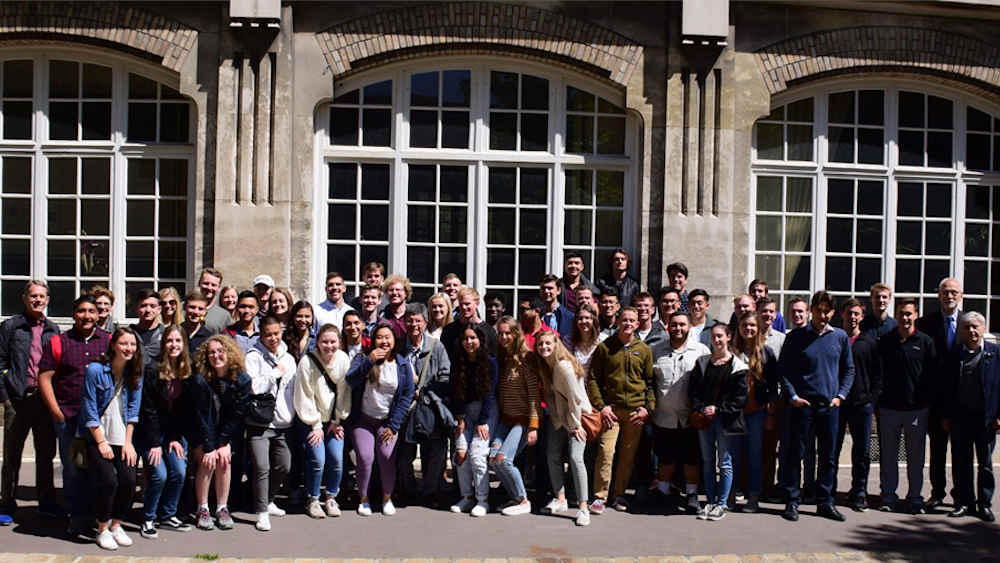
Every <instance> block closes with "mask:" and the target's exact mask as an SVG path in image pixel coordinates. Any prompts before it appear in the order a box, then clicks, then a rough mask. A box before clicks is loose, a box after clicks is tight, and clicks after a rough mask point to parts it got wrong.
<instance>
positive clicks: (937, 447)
mask: <svg viewBox="0 0 1000 563" xmlns="http://www.w3.org/2000/svg"><path fill="white" fill-rule="evenodd" d="M938 301H939V302H940V304H941V310H940V311H937V312H934V313H931V314H929V315H924V316H923V317H921V318H919V319H917V330H919V331H920V332H923V333H924V334H926V335H928V336H930V337H931V338H932V339H933V340H934V349H935V350H936V351H937V354H938V366H936V367H935V368H933V370H932V371H931V374H932V378H933V381H934V384H933V387H934V397H935V400H934V401H933V402H932V403H931V407H930V416H929V418H928V420H927V434H928V436H929V437H930V443H931V453H930V478H931V497H930V499H929V500H928V501H927V504H926V508H927V510H933V509H934V508H935V507H937V506H939V505H940V504H941V503H942V502H943V501H944V497H945V493H946V491H945V486H946V479H945V469H944V466H945V458H946V457H947V455H948V431H947V430H945V429H944V426H943V425H942V420H943V418H944V416H943V411H944V409H945V404H944V402H943V401H942V397H943V396H944V395H943V393H942V392H941V391H942V390H944V389H946V388H948V387H949V385H948V383H949V382H948V381H947V380H948V379H949V378H951V377H953V375H952V374H950V373H948V371H947V370H946V369H945V368H944V365H945V362H946V361H947V358H948V357H949V356H950V355H952V354H954V353H956V352H957V351H958V349H959V348H960V347H961V339H960V338H959V337H958V319H959V317H960V316H961V315H962V311H960V310H959V308H958V305H959V303H961V301H962V286H961V284H959V282H958V280H956V279H954V278H946V279H944V280H941V283H940V284H939V285H938ZM954 477H955V475H954V468H953V469H952V480H953V481H954ZM951 496H952V499H953V500H957V499H955V490H954V489H953V490H952V493H951Z"/></svg>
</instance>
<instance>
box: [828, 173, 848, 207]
mask: <svg viewBox="0 0 1000 563" xmlns="http://www.w3.org/2000/svg"><path fill="white" fill-rule="evenodd" d="M826 191H827V198H826V210H827V212H828V213H854V181H853V180H840V179H831V180H829V181H827V186H826Z"/></svg>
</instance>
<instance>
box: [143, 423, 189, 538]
mask: <svg viewBox="0 0 1000 563" xmlns="http://www.w3.org/2000/svg"><path fill="white" fill-rule="evenodd" d="M160 443H161V444H164V445H163V446H162V447H161V449H162V450H163V455H162V458H161V460H160V463H159V465H152V464H150V463H149V450H150V449H151V448H149V447H144V448H143V449H142V452H141V453H142V464H143V467H145V468H146V478H147V481H146V492H145V493H144V495H143V505H142V507H143V516H144V518H145V519H146V520H147V521H152V520H156V519H157V518H159V519H160V520H164V519H167V518H170V517H171V516H174V515H175V514H177V503H178V502H180V499H181V492H182V491H183V490H184V479H185V478H186V477H187V461H186V460H184V459H181V458H179V457H177V454H175V453H173V452H171V451H170V449H169V448H168V447H167V446H166V444H167V443H168V442H167V437H166V436H163V437H162V438H161V439H160ZM180 443H181V447H183V448H184V454H185V456H186V455H187V450H188V447H187V440H185V439H184V438H181V440H180Z"/></svg>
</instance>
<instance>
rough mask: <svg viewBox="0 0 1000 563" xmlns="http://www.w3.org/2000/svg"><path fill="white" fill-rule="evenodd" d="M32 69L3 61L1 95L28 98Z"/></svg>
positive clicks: (26, 63) (28, 63)
mask: <svg viewBox="0 0 1000 563" xmlns="http://www.w3.org/2000/svg"><path fill="white" fill-rule="evenodd" d="M34 70H35V62H34V61H4V63H3V75H4V81H3V96H4V97H5V98H30V97H31V96H32V92H33V91H34V88H33V86H34V84H35V72H34ZM18 295H20V292H18ZM4 314H6V313H4Z"/></svg>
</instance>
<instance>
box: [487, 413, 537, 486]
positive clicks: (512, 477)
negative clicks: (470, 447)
mask: <svg viewBox="0 0 1000 563" xmlns="http://www.w3.org/2000/svg"><path fill="white" fill-rule="evenodd" d="M527 437H528V429H526V428H525V427H524V426H523V425H520V424H515V425H514V426H507V425H506V424H504V423H502V422H500V423H498V424H497V429H496V431H495V432H493V445H492V446H491V447H490V453H489V459H493V458H494V457H495V456H496V455H497V454H503V461H500V462H493V463H492V464H491V465H492V466H493V470H494V471H496V473H497V477H499V478H500V482H501V483H503V486H504V488H505V489H507V494H509V495H510V497H511V499H512V500H516V501H520V500H521V499H524V498H527V496H528V492H527V491H525V489H524V479H522V478H521V472H520V471H518V469H517V468H516V467H514V458H515V457H517V454H519V453H521V451H522V450H523V449H524V447H525V445H526V444H525V439H526V438H527Z"/></svg>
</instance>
